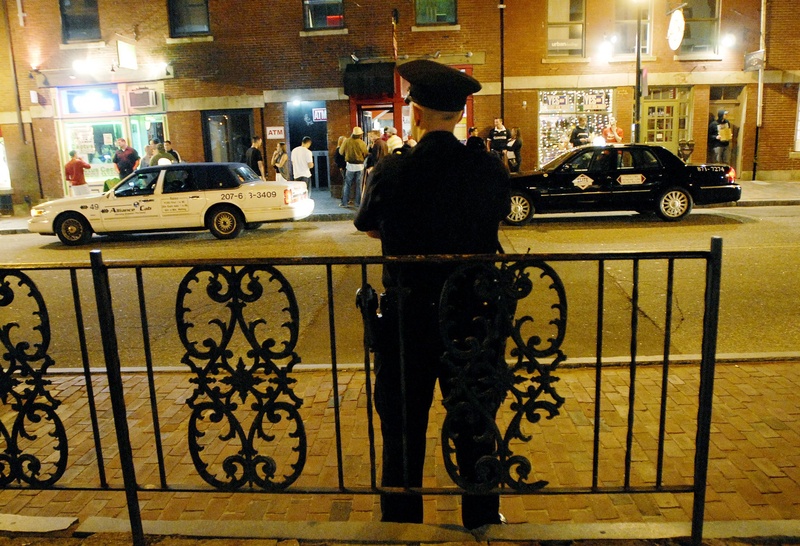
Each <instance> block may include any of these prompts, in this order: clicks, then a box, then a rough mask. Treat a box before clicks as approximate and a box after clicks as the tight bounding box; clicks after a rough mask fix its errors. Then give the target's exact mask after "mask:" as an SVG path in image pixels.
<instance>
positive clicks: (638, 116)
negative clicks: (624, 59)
mask: <svg viewBox="0 0 800 546" xmlns="http://www.w3.org/2000/svg"><path fill="white" fill-rule="evenodd" d="M634 3H635V4H636V90H635V92H634V95H635V100H634V103H633V141H634V142H636V143H638V142H640V138H641V123H642V5H641V0H634Z"/></svg>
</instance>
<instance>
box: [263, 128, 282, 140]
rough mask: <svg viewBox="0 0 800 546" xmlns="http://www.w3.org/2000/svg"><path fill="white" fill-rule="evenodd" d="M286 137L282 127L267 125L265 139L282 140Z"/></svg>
mask: <svg viewBox="0 0 800 546" xmlns="http://www.w3.org/2000/svg"><path fill="white" fill-rule="evenodd" d="M285 138H286V134H285V133H284V131H283V127H282V126H281V127H267V140H269V139H273V140H282V139H285Z"/></svg>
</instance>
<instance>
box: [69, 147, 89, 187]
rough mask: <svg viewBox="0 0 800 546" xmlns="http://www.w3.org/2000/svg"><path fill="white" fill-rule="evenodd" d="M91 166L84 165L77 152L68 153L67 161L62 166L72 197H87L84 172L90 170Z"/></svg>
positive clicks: (87, 185)
mask: <svg viewBox="0 0 800 546" xmlns="http://www.w3.org/2000/svg"><path fill="white" fill-rule="evenodd" d="M91 168H92V166H91V165H89V164H88V163H86V162H85V161H84V160H83V158H82V157H81V156H80V155H78V152H76V151H75V150H72V151H70V152H69V161H68V162H67V164H66V165H65V166H64V174H65V176H66V178H67V182H69V186H70V187H69V191H70V195H72V197H80V196H81V195H89V184H87V183H86V175H85V174H84V172H83V171H84V170H86V169H91Z"/></svg>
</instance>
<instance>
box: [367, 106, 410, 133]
mask: <svg viewBox="0 0 800 546" xmlns="http://www.w3.org/2000/svg"><path fill="white" fill-rule="evenodd" d="M358 124H359V126H360V127H361V128H362V129H364V132H365V133H368V132H370V131H372V130H373V129H374V130H377V131H379V132H380V133H381V134H383V129H384V128H385V127H394V108H393V107H392V105H391V104H390V103H385V104H369V105H366V104H365V105H360V106H359V107H358ZM397 133H398V134H399V135H402V132H401V131H400V128H399V127H398V131H397Z"/></svg>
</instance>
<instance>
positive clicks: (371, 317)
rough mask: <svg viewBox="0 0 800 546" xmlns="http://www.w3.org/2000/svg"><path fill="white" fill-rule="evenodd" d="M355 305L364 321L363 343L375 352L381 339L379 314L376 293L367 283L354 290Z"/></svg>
mask: <svg viewBox="0 0 800 546" xmlns="http://www.w3.org/2000/svg"><path fill="white" fill-rule="evenodd" d="M356 307H358V308H359V309H360V310H361V319H362V320H363V321H364V344H365V345H366V346H367V347H369V349H370V351H373V352H375V351H376V350H378V347H379V346H380V341H381V339H380V338H381V315H380V314H379V313H378V293H377V292H375V289H374V288H372V286H370V285H369V284H365V285H364V286H362V287H361V288H359V289H358V291H356Z"/></svg>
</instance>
